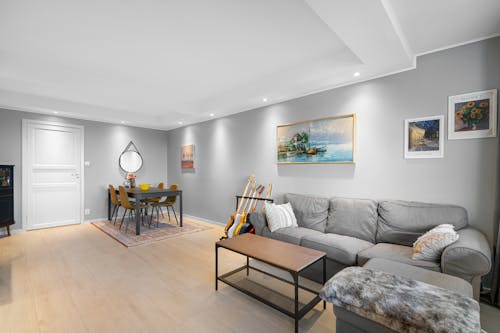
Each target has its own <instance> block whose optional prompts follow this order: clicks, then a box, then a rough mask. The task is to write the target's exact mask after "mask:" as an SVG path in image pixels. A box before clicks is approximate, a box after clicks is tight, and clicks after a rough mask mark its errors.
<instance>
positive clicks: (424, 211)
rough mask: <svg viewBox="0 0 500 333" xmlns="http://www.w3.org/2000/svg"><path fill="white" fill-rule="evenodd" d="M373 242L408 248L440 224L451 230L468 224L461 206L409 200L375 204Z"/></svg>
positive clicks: (465, 212) (465, 213)
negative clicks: (374, 239) (376, 216)
mask: <svg viewBox="0 0 500 333" xmlns="http://www.w3.org/2000/svg"><path fill="white" fill-rule="evenodd" d="M378 214H379V220H378V226H377V237H376V240H377V243H394V244H400V245H406V246H412V245H413V242H415V240H416V239H417V238H418V237H420V236H421V235H423V234H424V233H425V232H427V231H429V230H430V229H432V228H434V227H435V226H437V225H440V224H452V225H453V226H454V227H455V230H460V229H462V228H465V227H466V226H467V224H468V220H467V211H466V210H465V208H463V207H459V206H453V205H438V204H429V203H421V202H409V201H393V200H387V201H380V202H379V205H378Z"/></svg>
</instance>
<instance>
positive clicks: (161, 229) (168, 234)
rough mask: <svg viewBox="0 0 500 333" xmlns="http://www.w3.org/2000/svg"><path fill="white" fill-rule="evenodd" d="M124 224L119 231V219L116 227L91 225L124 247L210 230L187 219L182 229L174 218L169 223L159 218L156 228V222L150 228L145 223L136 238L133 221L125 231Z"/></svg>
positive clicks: (110, 223) (95, 223) (103, 223)
mask: <svg viewBox="0 0 500 333" xmlns="http://www.w3.org/2000/svg"><path fill="white" fill-rule="evenodd" d="M126 222H127V221H124V222H123V226H122V228H121V229H119V226H120V219H118V220H117V221H116V225H113V222H112V221H99V222H92V224H93V225H94V226H95V227H96V228H97V229H99V230H101V231H102V232H104V233H105V234H107V235H108V236H110V237H111V238H113V239H114V240H116V241H117V242H119V243H121V244H122V245H124V246H126V247H133V246H139V245H147V244H151V243H154V242H158V241H161V240H164V239H167V238H172V237H177V236H182V235H186V234H192V233H195V232H200V231H204V230H209V229H211V227H210V226H208V225H206V224H201V223H198V222H196V221H194V220H192V219H188V218H184V221H183V226H182V228H181V227H179V226H178V225H177V224H176V223H175V219H174V218H172V220H171V221H170V222H169V221H168V218H160V223H159V226H158V227H157V226H156V221H154V222H153V223H152V224H151V228H150V227H149V226H148V224H147V223H146V222H145V223H144V224H145V225H144V226H143V225H141V234H140V235H139V236H136V235H135V221H130V222H129V223H128V228H127V229H125V224H126Z"/></svg>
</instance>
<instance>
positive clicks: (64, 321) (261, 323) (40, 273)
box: [0, 224, 335, 333]
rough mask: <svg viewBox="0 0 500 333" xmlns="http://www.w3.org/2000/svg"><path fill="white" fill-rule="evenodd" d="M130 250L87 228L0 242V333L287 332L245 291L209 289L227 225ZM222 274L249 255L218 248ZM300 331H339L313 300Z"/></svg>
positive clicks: (286, 321) (282, 321)
mask: <svg viewBox="0 0 500 333" xmlns="http://www.w3.org/2000/svg"><path fill="white" fill-rule="evenodd" d="M211 227H212V229H210V230H208V231H202V232H199V233H195V234H189V235H184V236H180V237H176V238H170V239H166V240H164V241H161V242H157V243H155V244H152V245H148V246H140V247H135V248H129V249H128V248H126V247H124V246H122V245H121V244H119V243H118V242H116V241H114V240H113V239H111V238H110V237H108V236H107V235H105V234H104V233H103V232H101V231H99V230H98V229H97V228H95V227H93V226H92V225H90V224H83V225H76V226H69V227H60V228H51V229H44V230H37V231H30V232H24V233H19V234H15V235H13V236H11V237H7V238H1V239H0V318H1V320H0V325H1V329H0V330H1V332H16V333H18V332H51V333H53V332H65V333H66V332H174V333H178V332H179V333H180V332H252V333H253V332H273V333H279V332H292V331H293V320H292V319H291V318H288V317H287V316H285V315H283V314H281V313H280V312H278V311H276V310H274V309H272V308H270V307H268V306H266V305H263V304H261V303H259V302H258V301H255V300H253V299H251V298H249V297H248V296H246V295H244V294H242V293H241V292H239V291H237V290H235V289H233V288H231V287H229V286H226V285H224V284H222V283H220V284H219V291H217V292H216V291H215V290H214V261H215V256H214V242H215V241H216V240H218V238H219V237H220V235H221V234H222V231H223V229H222V228H221V227H219V226H214V225H211ZM220 254H221V256H220V266H219V267H220V270H221V271H222V272H224V271H228V270H230V269H232V268H235V267H237V266H239V265H242V264H244V262H245V258H244V257H242V256H239V255H236V254H232V253H230V252H227V251H221V253H220ZM300 331H301V332H335V317H334V315H333V311H332V307H331V305H330V304H328V305H327V310H323V309H322V305H321V304H319V305H318V306H316V308H315V309H314V310H313V311H312V312H311V313H310V314H308V315H307V316H306V317H305V318H304V319H302V320H301V322H300Z"/></svg>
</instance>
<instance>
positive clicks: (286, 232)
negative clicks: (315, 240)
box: [262, 227, 323, 245]
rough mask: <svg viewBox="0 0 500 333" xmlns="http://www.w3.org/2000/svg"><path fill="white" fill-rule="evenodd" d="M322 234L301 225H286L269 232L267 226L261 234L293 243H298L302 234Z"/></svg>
mask: <svg viewBox="0 0 500 333" xmlns="http://www.w3.org/2000/svg"><path fill="white" fill-rule="evenodd" d="M318 234H319V235H322V234H323V233H322V232H319V231H316V230H312V229H308V228H302V227H288V228H281V229H278V230H276V231H274V232H271V231H270V230H269V228H268V227H265V228H264V229H263V232H262V235H263V236H265V237H269V238H272V239H276V240H280V241H283V242H287V243H292V244H295V245H300V243H301V240H302V238H303V237H304V236H308V235H309V236H312V235H318Z"/></svg>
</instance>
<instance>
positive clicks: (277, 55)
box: [0, 0, 500, 129]
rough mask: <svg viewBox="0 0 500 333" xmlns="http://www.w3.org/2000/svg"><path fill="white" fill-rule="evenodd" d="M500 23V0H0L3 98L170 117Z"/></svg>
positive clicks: (257, 101) (395, 59)
mask: <svg viewBox="0 0 500 333" xmlns="http://www.w3.org/2000/svg"><path fill="white" fill-rule="evenodd" d="M498 33H500V1H498V0H439V1H435V0H434V1H430V0H419V1H414V0H350V1H343V0H305V1H304V0H246V1H244V0H211V1H204V0H177V1H173V0H170V1H166V0H142V1H123V0H107V1H103V0H86V1H81V0H80V1H76V0H45V1H32V0H0V106H4V107H8V108H12V109H17V110H27V111H34V112H40V113H53V112H54V111H55V112H58V114H59V115H64V116H69V117H75V118H82V119H91V120H99V121H108V122H116V123H120V122H122V121H125V123H126V124H129V125H135V126H141V127H149V128H160V129H171V128H175V127H179V126H183V125H186V124H190V123H195V122H200V121H204V120H207V119H210V114H211V113H213V114H215V117H221V116H224V115H228V114H232V113H237V112H241V111H244V110H249V109H253V108H256V107H260V106H263V105H267V104H272V103H276V102H279V101H283V100H288V99H292V98H295V97H299V96H304V95H307V94H310V93H313V92H316V91H322V90H326V89H329V88H333V87H336V86H340V85H345V84H350V83H353V82H356V81H359V80H366V79H369V78H371V77H377V76H381V75H386V74H388V73H394V72H398V71H402V70H406V69H411V68H414V64H415V55H416V54H420V53H425V52H429V51H432V50H435V49H439V48H444V47H448V46H451V45H455V44H460V43H465V42H468V41H471V40H477V39H481V38H485V37H489V36H492V35H496V34H498ZM354 72H360V73H361V75H360V76H359V77H357V78H355V77H353V73H354ZM264 97H265V98H267V102H264V101H263V98H264ZM179 122H182V123H183V124H182V125H181V124H179Z"/></svg>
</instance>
